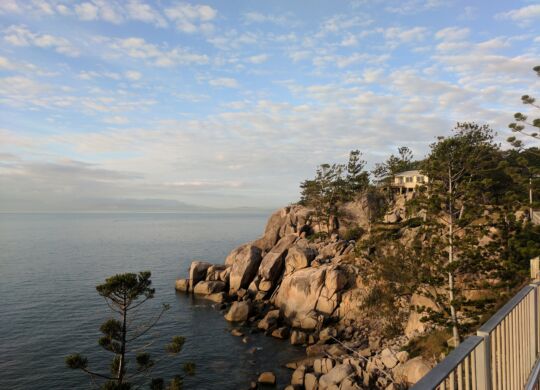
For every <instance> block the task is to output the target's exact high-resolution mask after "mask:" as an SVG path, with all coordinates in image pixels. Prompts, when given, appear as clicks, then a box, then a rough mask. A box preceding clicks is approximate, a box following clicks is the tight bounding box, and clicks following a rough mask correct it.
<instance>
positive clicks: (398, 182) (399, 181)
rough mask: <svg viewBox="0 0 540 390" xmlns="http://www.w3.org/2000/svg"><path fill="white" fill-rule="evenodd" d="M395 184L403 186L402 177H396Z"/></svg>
mask: <svg viewBox="0 0 540 390" xmlns="http://www.w3.org/2000/svg"><path fill="white" fill-rule="evenodd" d="M396 183H397V184H403V177H402V176H398V177H396Z"/></svg>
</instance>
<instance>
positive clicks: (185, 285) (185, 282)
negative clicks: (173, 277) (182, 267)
mask: <svg viewBox="0 0 540 390" xmlns="http://www.w3.org/2000/svg"><path fill="white" fill-rule="evenodd" d="M174 288H175V289H176V291H182V292H187V291H189V279H178V280H177V281H176V283H175V285H174Z"/></svg>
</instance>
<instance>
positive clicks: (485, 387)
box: [476, 331, 491, 390]
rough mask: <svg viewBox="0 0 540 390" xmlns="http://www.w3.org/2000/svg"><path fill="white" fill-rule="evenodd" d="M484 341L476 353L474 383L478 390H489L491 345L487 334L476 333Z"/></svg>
mask: <svg viewBox="0 0 540 390" xmlns="http://www.w3.org/2000/svg"><path fill="white" fill-rule="evenodd" d="M476 334H477V335H478V336H480V337H482V338H483V339H484V341H483V343H482V344H483V346H482V348H481V349H480V351H478V353H476V381H477V389H478V390H491V343H490V336H489V333H486V332H481V331H478V332H476Z"/></svg>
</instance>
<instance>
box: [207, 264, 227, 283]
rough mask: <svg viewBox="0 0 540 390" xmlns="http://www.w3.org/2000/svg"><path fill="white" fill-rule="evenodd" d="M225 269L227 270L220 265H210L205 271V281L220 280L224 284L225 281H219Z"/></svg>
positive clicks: (224, 266)
mask: <svg viewBox="0 0 540 390" xmlns="http://www.w3.org/2000/svg"><path fill="white" fill-rule="evenodd" d="M226 269H227V266H226V265H222V264H214V265H212V266H211V267H209V268H208V270H207V271H206V280H221V281H222V282H224V281H225V280H222V279H221V274H222V272H223V271H225V270H226Z"/></svg>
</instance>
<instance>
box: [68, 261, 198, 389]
mask: <svg viewBox="0 0 540 390" xmlns="http://www.w3.org/2000/svg"><path fill="white" fill-rule="evenodd" d="M150 276H151V274H150V272H149V271H145V272H140V273H139V274H134V273H126V274H118V275H114V276H111V277H110V278H107V279H106V280H105V283H103V284H100V285H98V286H96V290H97V292H98V293H99V295H101V296H102V297H103V298H104V299H105V302H106V303H107V305H108V307H109V309H111V310H112V311H113V312H114V313H116V315H117V316H118V318H111V319H108V320H107V321H105V322H104V323H103V324H102V325H101V327H100V331H101V333H102V334H103V336H101V337H100V339H99V345H100V346H101V347H102V348H103V349H104V350H106V351H108V352H110V353H112V354H113V355H114V356H113V358H112V361H111V364H110V373H99V372H96V371H93V370H90V369H89V368H88V359H87V358H86V357H84V356H83V355H81V354H73V355H69V356H67V357H66V359H65V360H66V365H67V366H68V367H69V368H71V369H77V370H81V371H83V372H85V373H86V374H88V375H89V376H90V377H91V379H92V382H93V383H94V384H97V382H98V381H102V382H103V383H102V384H101V386H100V388H102V389H107V390H125V389H131V388H133V386H137V387H140V386H141V385H144V384H145V383H148V382H149V385H150V388H151V389H154V390H162V389H165V388H167V389H169V390H173V389H175V390H176V389H181V388H182V378H181V377H175V378H173V379H172V381H171V382H170V384H169V386H168V387H165V381H164V380H163V379H162V378H153V379H151V378H150V375H151V371H152V369H153V368H154V367H155V365H156V364H157V363H158V362H159V361H160V360H161V359H163V358H165V357H166V356H167V355H164V356H163V357H161V358H160V359H158V360H154V359H153V358H152V356H151V354H150V353H148V352H146V351H145V346H147V345H150V344H151V342H150V340H149V338H148V332H149V331H150V330H151V329H152V328H153V327H154V326H155V325H156V324H157V323H158V321H159V319H160V318H161V316H162V315H163V313H164V312H165V311H166V310H168V308H169V307H168V306H167V305H163V308H162V310H161V311H160V312H159V313H158V315H157V316H155V317H154V318H153V319H151V320H150V322H149V323H148V324H141V325H140V326H135V325H134V323H133V322H134V320H135V319H136V318H135V317H136V316H135V312H134V311H133V310H135V309H137V308H139V307H140V306H141V305H142V304H144V303H145V302H146V301H148V300H149V299H152V298H154V294H155V289H153V288H152V287H151V285H152V281H151V280H150ZM139 311H140V309H139ZM184 341H185V340H184V338H183V337H180V336H175V337H173V339H172V341H171V343H170V344H167V345H166V347H165V351H166V352H167V354H168V355H170V356H174V355H177V354H178V353H180V352H181V351H182V347H183V345H184ZM130 358H131V359H133V360H134V362H135V363H136V367H135V368H134V369H133V370H132V371H133V372H130V371H129V370H128V368H130V367H131V366H130V365H129V364H128V361H129V359H130ZM184 368H185V369H186V368H187V369H186V373H188V375H193V373H194V370H195V366H194V365H185V366H184Z"/></svg>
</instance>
